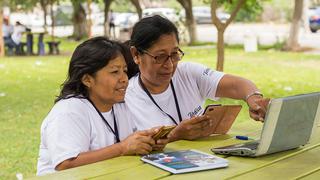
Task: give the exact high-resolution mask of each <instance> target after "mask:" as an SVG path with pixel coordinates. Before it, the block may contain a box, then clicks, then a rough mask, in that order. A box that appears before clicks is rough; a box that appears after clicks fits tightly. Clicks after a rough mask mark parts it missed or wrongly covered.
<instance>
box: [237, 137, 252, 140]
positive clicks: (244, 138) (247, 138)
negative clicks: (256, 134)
mask: <svg viewBox="0 0 320 180" xmlns="http://www.w3.org/2000/svg"><path fill="white" fill-rule="evenodd" d="M236 139H240V140H249V139H251V138H249V137H248V136H236Z"/></svg>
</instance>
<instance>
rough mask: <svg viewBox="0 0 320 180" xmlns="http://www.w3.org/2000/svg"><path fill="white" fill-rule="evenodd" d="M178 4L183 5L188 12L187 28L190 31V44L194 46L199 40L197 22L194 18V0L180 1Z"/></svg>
mask: <svg viewBox="0 0 320 180" xmlns="http://www.w3.org/2000/svg"><path fill="white" fill-rule="evenodd" d="M178 2H179V3H180V4H181V6H182V7H183V8H184V10H185V12H186V26H187V29H188V34H189V39H190V42H189V44H194V43H195V42H196V40H197V33H196V31H197V29H196V22H195V20H194V17H193V12H192V0H178Z"/></svg>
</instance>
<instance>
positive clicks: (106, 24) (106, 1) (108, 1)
mask: <svg viewBox="0 0 320 180" xmlns="http://www.w3.org/2000/svg"><path fill="white" fill-rule="evenodd" d="M112 1H113V0H104V26H103V30H104V35H105V36H109V31H108V30H109V10H110V6H111V3H112Z"/></svg>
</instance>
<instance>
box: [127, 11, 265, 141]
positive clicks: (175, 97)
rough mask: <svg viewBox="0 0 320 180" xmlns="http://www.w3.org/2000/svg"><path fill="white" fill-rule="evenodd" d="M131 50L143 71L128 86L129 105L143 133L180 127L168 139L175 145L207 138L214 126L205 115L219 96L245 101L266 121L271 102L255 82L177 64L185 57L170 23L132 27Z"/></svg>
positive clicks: (158, 20) (154, 19)
mask: <svg viewBox="0 0 320 180" xmlns="http://www.w3.org/2000/svg"><path fill="white" fill-rule="evenodd" d="M130 46H131V47H130V48H131V49H130V50H131V54H132V57H133V60H134V62H135V64H136V65H135V66H138V71H136V72H135V73H133V74H136V75H134V76H133V77H132V78H131V79H130V81H129V87H128V90H127V93H126V97H125V101H126V103H127V104H128V107H129V109H130V111H131V112H132V113H133V114H134V119H135V121H136V126H137V128H138V129H139V130H143V129H148V128H150V127H153V126H160V125H177V126H176V128H175V129H174V130H173V131H171V133H170V134H169V136H168V137H169V139H170V140H171V141H174V140H179V139H197V138H201V137H206V136H208V135H210V134H212V133H213V130H214V129H213V127H212V126H211V125H213V124H214V123H212V121H213V120H211V119H208V117H205V116H201V114H202V113H203V108H202V105H203V104H204V102H205V100H206V99H207V98H209V99H217V98H219V97H227V98H233V99H242V100H244V101H245V102H246V103H247V104H248V106H249V109H250V116H251V117H252V118H253V119H255V120H259V121H263V118H264V115H265V108H266V104H267V102H268V99H264V98H263V97H262V94H261V93H260V92H259V90H258V88H257V87H256V85H255V84H254V83H252V82H251V81H249V80H247V79H244V78H241V77H238V76H234V75H230V74H224V73H223V72H218V71H213V70H211V69H210V68H208V67H205V66H203V65H201V64H197V63H188V62H181V63H178V62H179V61H180V60H181V59H182V57H183V56H184V52H183V51H182V50H181V49H180V47H179V34H178V30H177V28H176V27H175V25H174V24H173V23H172V22H171V21H170V20H168V19H166V18H163V17H161V16H159V15H155V16H151V17H146V18H143V19H141V20H140V21H139V22H137V23H136V24H135V26H134V27H133V31H132V34H131V39H130ZM132 65H133V64H132ZM128 69H130V70H131V69H136V67H128Z"/></svg>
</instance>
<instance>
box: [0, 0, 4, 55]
mask: <svg viewBox="0 0 320 180" xmlns="http://www.w3.org/2000/svg"><path fill="white" fill-rule="evenodd" d="M2 20H3V9H2V6H1V4H0V27H1V28H0V57H3V56H4V42H3V38H2V37H3V35H2V23H3V22H2Z"/></svg>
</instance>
